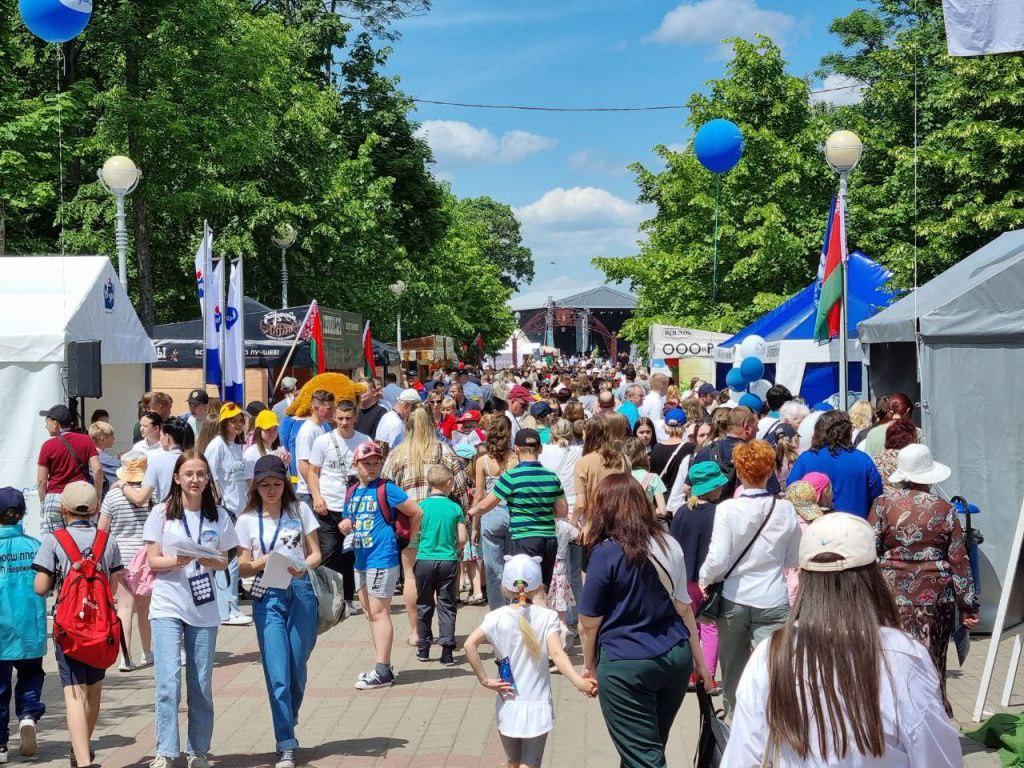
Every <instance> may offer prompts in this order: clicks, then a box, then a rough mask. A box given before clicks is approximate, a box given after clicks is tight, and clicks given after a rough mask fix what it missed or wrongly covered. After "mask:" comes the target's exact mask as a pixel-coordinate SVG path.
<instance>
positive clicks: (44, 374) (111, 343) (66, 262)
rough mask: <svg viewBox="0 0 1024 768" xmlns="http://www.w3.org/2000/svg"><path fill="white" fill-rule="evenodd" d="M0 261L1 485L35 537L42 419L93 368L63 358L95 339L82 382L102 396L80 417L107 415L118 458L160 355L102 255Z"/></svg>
mask: <svg viewBox="0 0 1024 768" xmlns="http://www.w3.org/2000/svg"><path fill="white" fill-rule="evenodd" d="M0 264H2V265H3V268H4V269H5V271H6V274H7V275H8V279H7V280H5V281H3V283H2V285H0V305H2V306H3V308H4V313H3V314H4V322H3V324H2V325H0V391H2V392H3V402H4V409H3V413H4V418H3V419H2V420H0V486H7V485H10V486H13V487H15V488H20V489H22V491H23V492H24V493H25V498H26V500H27V501H28V506H29V513H28V516H27V518H26V519H27V527H28V529H29V530H30V531H37V530H38V528H39V496H38V493H37V489H36V460H37V459H38V457H39V447H40V445H42V443H43V441H44V440H46V438H47V434H46V430H45V429H44V427H43V419H42V418H41V417H40V416H39V412H40V411H43V410H46V409H48V408H50V407H51V406H53V405H55V404H57V403H68V402H69V400H70V399H71V396H72V395H75V394H78V393H76V392H74V391H71V389H69V384H71V385H73V384H74V380H76V379H83V378H85V377H86V376H85V370H84V369H85V368H86V367H90V368H91V361H90V362H88V363H87V362H85V359H86V358H87V357H88V356H87V355H83V357H82V358H81V360H80V361H79V360H69V356H68V355H69V345H73V344H74V343H75V342H85V341H95V342H99V350H98V351H99V377H95V376H89V377H88V378H91V379H93V380H94V381H95V379H96V378H98V382H95V383H98V384H99V391H98V392H97V391H95V390H92V389H91V391H90V396H89V397H86V398H85V399H84V418H86V419H87V418H88V416H89V414H90V413H91V412H92V411H93V410H95V409H97V408H104V409H106V410H107V411H109V412H110V424H111V426H112V427H113V428H114V436H115V438H116V441H117V442H116V444H115V447H114V451H116V452H121V451H125V450H127V449H128V448H130V447H131V444H132V439H131V438H132V426H133V425H134V423H135V420H136V405H135V404H136V403H137V402H138V400H139V397H140V396H141V395H142V393H143V392H144V391H145V389H146V364H147V363H152V362H154V361H155V360H156V351H155V350H154V349H153V344H152V342H151V341H150V340H149V336H147V335H146V331H145V329H144V328H143V327H142V323H141V322H140V321H139V318H138V316H137V315H136V314H135V309H134V308H133V307H132V304H131V301H129V299H128V295H127V294H126V293H125V291H124V288H122V287H121V284H120V283H119V282H118V280H117V274H116V273H115V272H114V269H113V267H111V265H110V260H109V259H108V258H106V257H105V256H60V257H58V256H23V257H11V258H3V259H0ZM72 348H73V347H72ZM72 369H74V370H72ZM83 391H84V390H83ZM97 394H98V395H99V396H95V395H97ZM77 407H78V408H79V409H82V399H78V400H77Z"/></svg>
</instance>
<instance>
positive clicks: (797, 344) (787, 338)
mask: <svg viewBox="0 0 1024 768" xmlns="http://www.w3.org/2000/svg"><path fill="white" fill-rule="evenodd" d="M891 279H892V273H890V272H889V270H887V269H885V268H884V267H882V266H881V265H880V264H878V263H876V262H874V261H872V260H871V259H869V258H868V257H867V256H865V255H864V254H863V253H861V252H860V251H854V252H853V253H851V254H850V257H849V276H848V280H847V282H848V285H849V297H848V302H847V307H848V314H847V318H846V321H847V330H848V332H849V337H850V338H849V342H848V345H847V351H848V355H849V357H848V360H849V363H850V365H849V376H848V381H849V388H850V390H851V391H853V392H855V393H858V395H859V392H860V390H861V381H862V376H861V364H862V362H863V359H864V356H863V354H862V352H861V345H860V340H859V339H858V338H857V324H858V323H860V322H861V321H863V320H866V319H867V318H869V317H872V316H873V315H874V314H876V313H877V312H878V311H879V310H881V309H883V308H884V307H887V306H889V305H890V304H891V303H892V302H893V300H894V299H895V298H896V294H895V293H893V291H892V290H891V289H890V287H889V281H890V280H891ZM815 285H816V283H811V284H810V285H808V286H807V287H806V288H804V289H803V290H802V291H800V292H799V293H798V294H796V295H795V296H793V297H792V298H791V299H789V300H788V301H785V302H783V303H782V304H780V305H779V306H778V307H776V308H775V309H773V310H772V311H771V312H769V313H768V314H766V315H764V316H763V317H761V318H759V319H758V320H755V321H754V322H753V323H751V324H750V325H748V326H747V327H746V328H744V329H743V330H742V331H740V332H739V333H737V334H736V335H735V336H733V337H732V338H730V339H728V340H726V341H724V342H722V343H721V344H719V345H718V349H717V350H716V351H715V360H716V362H717V366H716V369H717V371H716V373H717V376H716V380H717V386H718V387H719V388H721V387H724V386H725V376H726V374H727V373H728V372H729V369H730V368H731V367H732V366H733V364H734V363H738V362H739V360H740V351H739V346H740V343H741V342H742V341H743V340H744V339H745V338H747V337H748V336H753V335H757V336H761V337H762V338H763V339H764V340H765V341H766V342H768V348H767V352H766V353H765V355H764V357H763V362H764V364H765V374H764V378H766V379H769V380H771V381H773V382H775V383H776V384H782V385H783V386H785V387H787V388H788V389H789V390H790V391H791V392H793V393H799V394H800V395H801V396H802V397H803V398H804V399H805V400H807V402H808V403H810V404H812V405H813V404H814V403H818V402H821V401H823V400H827V399H828V398H830V397H833V396H834V395H835V394H836V393H837V392H838V391H839V352H840V347H839V339H832V340H831V341H829V342H827V343H826V342H819V341H815V339H814V319H815V316H816V314H817V307H816V306H815V302H814V292H815Z"/></svg>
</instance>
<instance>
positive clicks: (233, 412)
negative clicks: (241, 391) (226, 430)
mask: <svg viewBox="0 0 1024 768" xmlns="http://www.w3.org/2000/svg"><path fill="white" fill-rule="evenodd" d="M241 415H242V409H241V408H239V407H238V405H237V404H236V403H224V405H222V406H221V407H220V420H221V421H227V420H228V419H233V418H235V416H241Z"/></svg>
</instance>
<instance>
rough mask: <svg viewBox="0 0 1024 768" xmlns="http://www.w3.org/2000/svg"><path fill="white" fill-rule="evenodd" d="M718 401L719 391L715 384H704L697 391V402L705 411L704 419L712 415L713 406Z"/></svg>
mask: <svg viewBox="0 0 1024 768" xmlns="http://www.w3.org/2000/svg"><path fill="white" fill-rule="evenodd" d="M717 400H718V390H717V389H715V386H714V384H708V383H707V382H704V383H703V384H701V385H700V387H698V389H697V402H699V403H700V407H701V408H702V409H703V410H704V418H707V417H708V416H710V415H711V406H712V405H714V404H715V402H716V401H717Z"/></svg>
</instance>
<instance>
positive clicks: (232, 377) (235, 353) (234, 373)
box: [224, 257, 245, 407]
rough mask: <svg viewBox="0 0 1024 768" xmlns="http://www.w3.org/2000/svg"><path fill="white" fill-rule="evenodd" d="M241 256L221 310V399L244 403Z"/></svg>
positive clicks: (232, 274)
mask: <svg viewBox="0 0 1024 768" xmlns="http://www.w3.org/2000/svg"><path fill="white" fill-rule="evenodd" d="M242 295H243V294H242V259H241V257H239V259H238V261H236V262H235V263H234V266H233V268H232V270H231V281H230V282H229V283H228V303H227V310H226V311H225V313H224V325H225V333H224V400H225V401H230V402H233V403H238V404H239V405H241V406H243V407H244V406H245V323H244V322H242V310H243V308H244V304H243V302H242Z"/></svg>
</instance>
